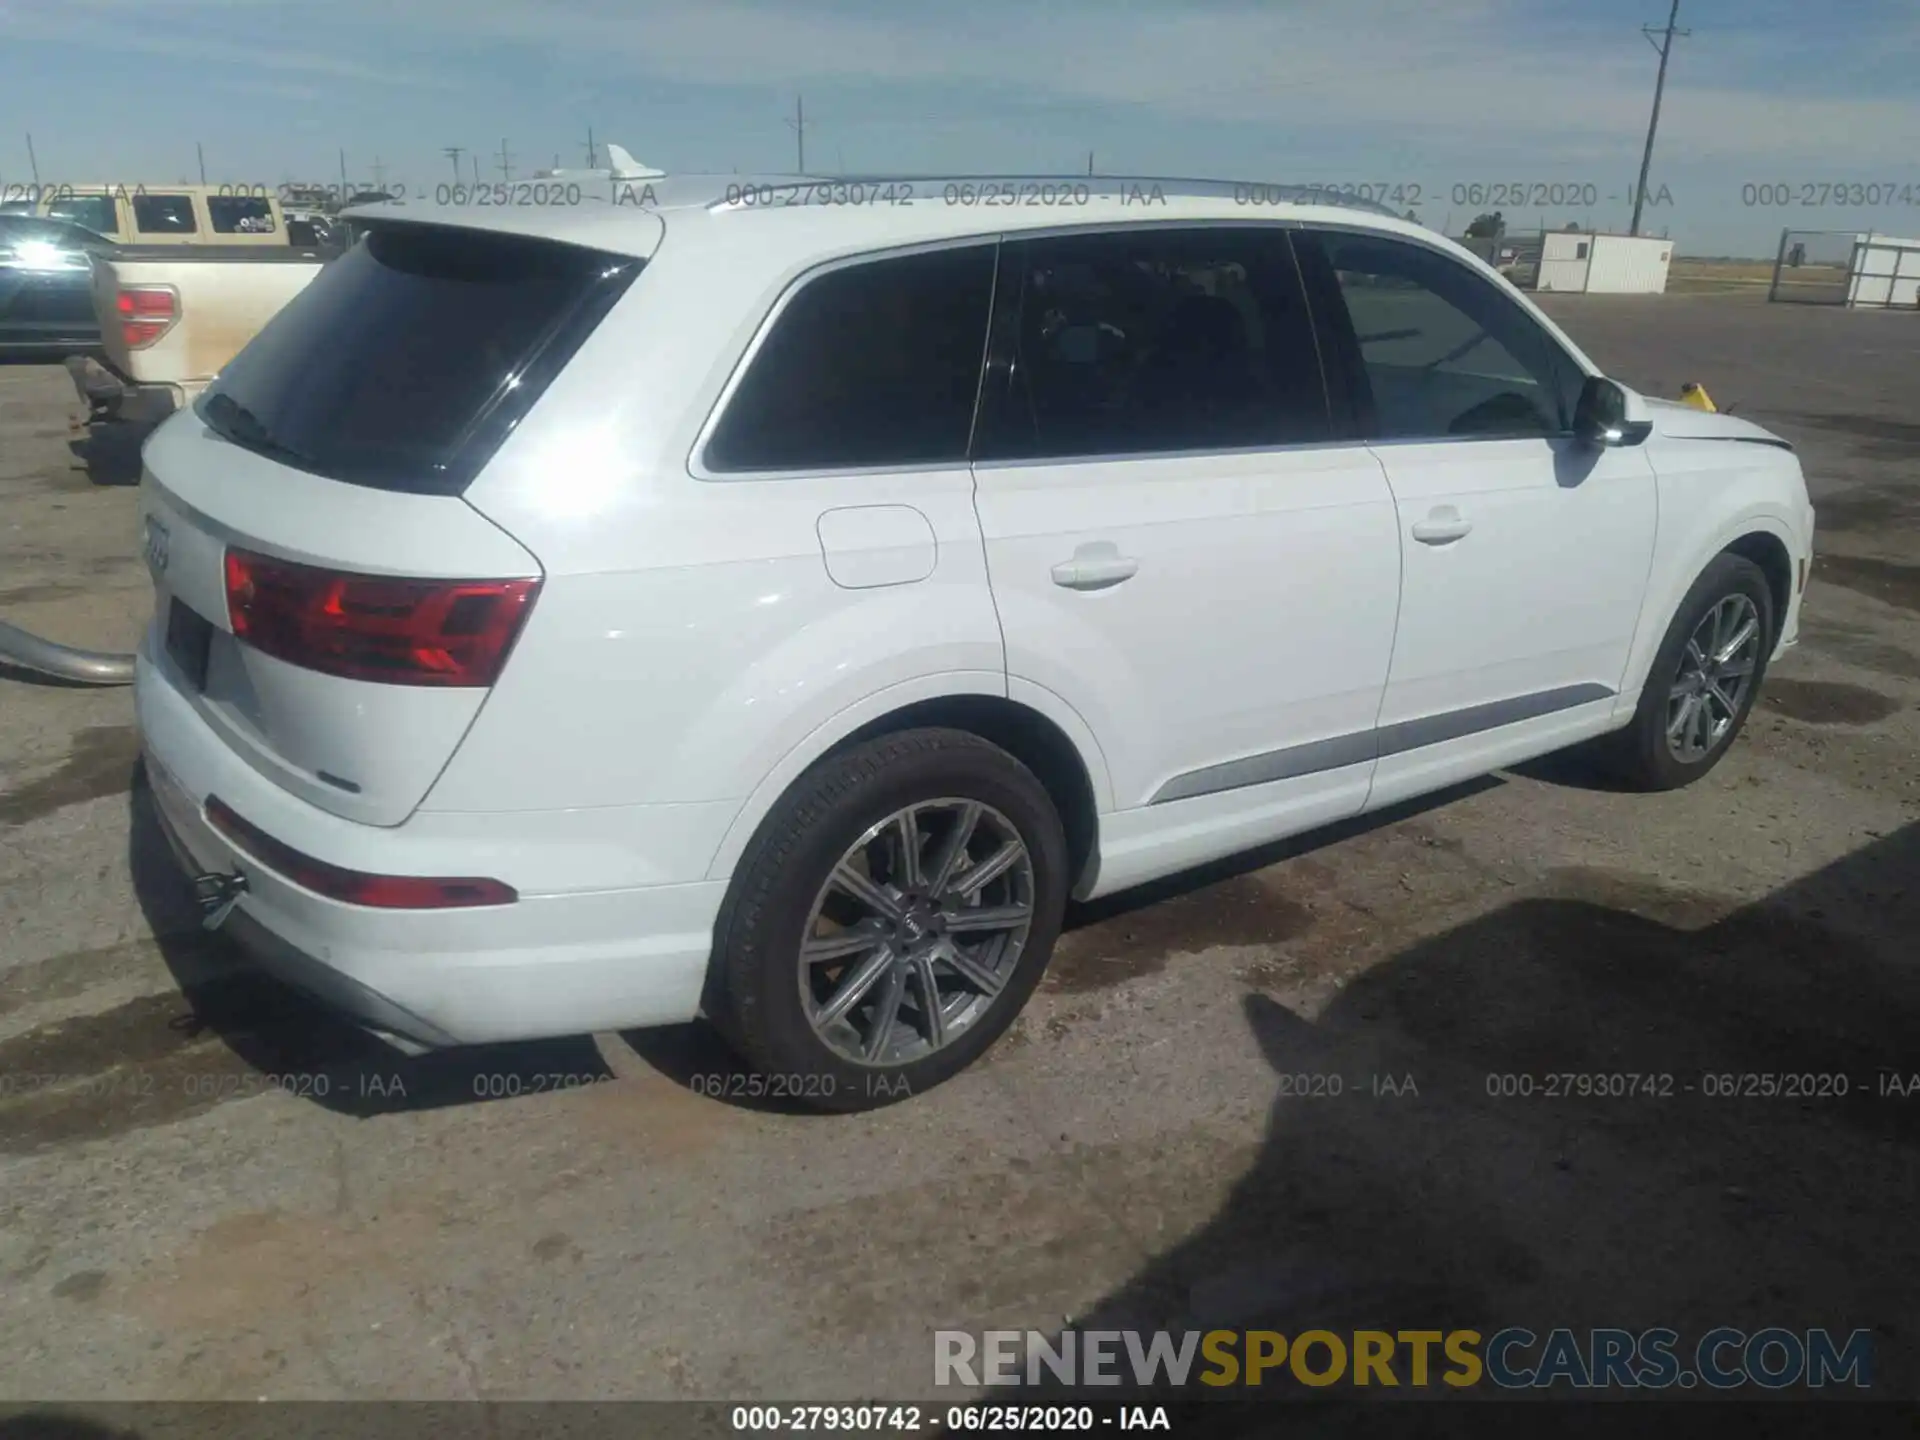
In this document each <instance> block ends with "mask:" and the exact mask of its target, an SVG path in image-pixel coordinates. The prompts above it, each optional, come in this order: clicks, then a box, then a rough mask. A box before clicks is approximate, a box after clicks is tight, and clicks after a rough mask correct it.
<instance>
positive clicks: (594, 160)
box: [553, 125, 600, 170]
mask: <svg viewBox="0 0 1920 1440" xmlns="http://www.w3.org/2000/svg"><path fill="white" fill-rule="evenodd" d="M553 168H554V169H556V170H558V169H559V168H560V159H559V157H558V156H555V157H554V161H553ZM587 168H588V169H589V170H598V169H599V168H600V147H599V146H598V145H596V144H594V143H593V126H591V125H589V126H587Z"/></svg>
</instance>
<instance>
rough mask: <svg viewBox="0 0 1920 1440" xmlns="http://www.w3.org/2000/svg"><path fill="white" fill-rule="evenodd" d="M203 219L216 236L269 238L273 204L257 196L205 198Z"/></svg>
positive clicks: (271, 232)
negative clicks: (205, 218)
mask: <svg viewBox="0 0 1920 1440" xmlns="http://www.w3.org/2000/svg"><path fill="white" fill-rule="evenodd" d="M207 220H208V222H209V223H210V224H211V225H212V226H213V233H214V234H216V235H271V234H273V232H274V231H275V229H277V228H278V227H277V226H275V224H274V223H273V202H272V201H270V200H266V199H263V198H262V197H260V196H258V195H209V196H208V197H207Z"/></svg>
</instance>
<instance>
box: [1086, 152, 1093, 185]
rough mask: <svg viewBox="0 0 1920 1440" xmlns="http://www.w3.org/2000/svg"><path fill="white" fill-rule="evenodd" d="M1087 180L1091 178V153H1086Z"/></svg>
mask: <svg viewBox="0 0 1920 1440" xmlns="http://www.w3.org/2000/svg"><path fill="white" fill-rule="evenodd" d="M1087 178H1089V179H1091V178H1093V151H1091V150H1089V151H1087Z"/></svg>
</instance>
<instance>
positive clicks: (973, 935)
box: [717, 729, 1067, 1111]
mask: <svg viewBox="0 0 1920 1440" xmlns="http://www.w3.org/2000/svg"><path fill="white" fill-rule="evenodd" d="M1066 876H1067V848H1066V839H1065V835H1064V832H1063V829H1062V826H1061V823H1060V817H1059V814H1058V813H1057V812H1056V810H1055V809H1054V806H1053V802H1052V800H1051V799H1050V798H1049V796H1048V794H1047V791H1046V788H1045V787H1044V786H1043V785H1042V784H1041V783H1040V781H1039V780H1038V779H1037V778H1036V777H1035V776H1034V774H1033V772H1032V771H1030V770H1029V769H1027V767H1026V766H1025V765H1023V764H1021V763H1020V762H1019V761H1018V760H1017V759H1015V758H1014V757H1013V756H1012V755H1009V754H1008V753H1007V752H1006V751H1004V750H1001V749H1000V748H999V747H997V746H995V745H991V744H989V743H987V742H986V741H984V740H982V739H980V738H979V737H978V736H975V735H971V734H968V733H966V732H964V731H959V730H945V729H924V730H909V731H903V732H900V733H898V734H893V735H885V736H881V737H880V738H878V739H875V740H871V741H868V742H866V743H865V744H862V745H857V746H854V747H852V748H850V749H847V750H844V751H841V752H839V753H837V754H834V755H830V756H828V757H827V758H826V759H824V760H822V761H820V762H819V763H818V764H817V765H815V766H814V767H813V768H812V769H811V770H809V771H808V772H807V773H806V774H805V775H803V776H801V778H800V779H799V780H798V781H796V782H795V784H794V786H793V788H792V789H791V790H790V791H789V792H788V793H787V795H786V796H785V797H784V798H783V799H782V800H781V802H780V804H779V805H778V806H776V807H775V809H774V812H773V814H772V815H770V816H769V817H768V819H767V820H766V822H765V823H763V824H762V826H761V828H760V830H759V832H758V833H757V834H756V835H755V837H754V840H753V842H752V844H751V845H750V846H749V847H748V850H747V853H746V855H745V856H744V857H743V858H742V861H741V866H740V871H739V876H738V878H737V880H736V882H735V886H734V892H733V894H732V895H731V896H730V897H729V904H728V906H727V912H726V918H725V920H724V921H723V923H722V926H721V933H720V935H719V937H718V939H719V943H718V946H717V955H718V966H719V979H720V983H721V985H722V987H723V989H724V996H723V999H722V1004H721V1005H720V1007H719V1009H718V1013H717V1018H718V1019H719V1020H720V1022H721V1027H722V1029H723V1031H724V1032H725V1033H726V1035H727V1038H728V1040H729V1041H730V1042H731V1043H732V1044H733V1046H734V1048H735V1049H737V1050H738V1051H739V1052H740V1053H741V1056H742V1058H744V1059H745V1060H746V1061H747V1062H748V1063H749V1064H751V1065H752V1066H753V1067H754V1068H755V1069H756V1070H758V1071H759V1072H761V1074H762V1075H763V1076H764V1077H766V1078H767V1079H768V1080H769V1081H771V1082H773V1083H774V1084H775V1085H776V1086H777V1089H778V1093H781V1094H783V1095H787V1096H790V1097H792V1098H793V1099H795V1100H798V1101H800V1102H802V1103H804V1104H808V1105H811V1106H814V1107H815V1108H818V1109H823V1110H836V1111H855V1110H870V1109H874V1108H877V1107H879V1106H882V1105H887V1104H891V1103H893V1102H894V1101H897V1100H902V1099H905V1098H907V1097H908V1096H909V1095H915V1094H919V1093H921V1092H922V1091H925V1090H929V1089H931V1088H932V1087H933V1086H935V1085H938V1084H940V1083H941V1082H942V1081H944V1080H947V1079H950V1078H951V1077H952V1076H954V1075H956V1074H958V1073H959V1072H960V1071H961V1070H964V1069H965V1068H966V1067H967V1066H968V1065H970V1064H972V1063H973V1061H974V1060H976V1059H977V1058H979V1056H980V1055H982V1054H983V1053H985V1051H986V1050H987V1049H988V1047H989V1046H991V1045H992V1044H993V1042H994V1041H995V1040H997V1039H998V1038H999V1037H1000V1035H1001V1034H1002V1033H1004V1032H1005V1030H1006V1028H1007V1027H1008V1026H1009V1025H1010V1024H1012V1023H1013V1020H1014V1017H1015V1016H1017V1015H1018V1014H1019V1013H1020V1011H1021V1009H1022V1008H1023V1007H1024V1006H1025V1004H1026V1002H1027V999H1028V997H1029V996H1030V995H1031V994H1032V993H1033V988H1034V986H1035V985H1036V984H1038V983H1039V979H1040V976H1041V974H1042V973H1043V972H1044V971H1045V969H1046V965H1047V960H1048V958H1049V956H1050V955H1051V954H1052V951H1053V945H1054V941H1055V940H1056V939H1057V938H1058V936H1059V933H1060V921H1061V916H1062V914H1063V913H1064V911H1065V907H1066V891H1067V881H1066Z"/></svg>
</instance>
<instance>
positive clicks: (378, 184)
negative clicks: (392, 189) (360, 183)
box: [373, 155, 387, 191]
mask: <svg viewBox="0 0 1920 1440" xmlns="http://www.w3.org/2000/svg"><path fill="white" fill-rule="evenodd" d="M373 188H374V189H376V190H382V191H384V190H385V189H386V188H387V167H386V166H385V165H383V164H382V163H381V161H380V157H379V156H378V155H376V156H374V157H373Z"/></svg>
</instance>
